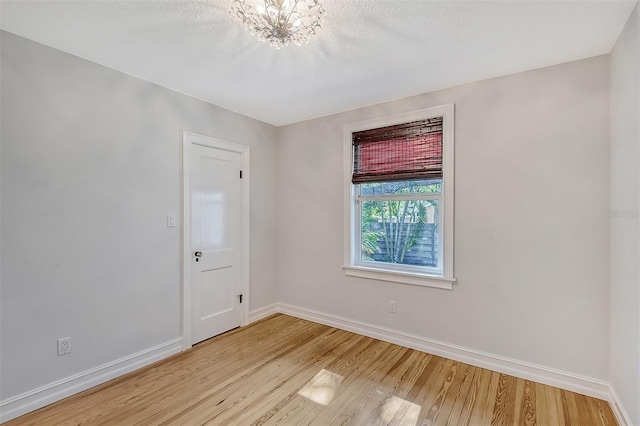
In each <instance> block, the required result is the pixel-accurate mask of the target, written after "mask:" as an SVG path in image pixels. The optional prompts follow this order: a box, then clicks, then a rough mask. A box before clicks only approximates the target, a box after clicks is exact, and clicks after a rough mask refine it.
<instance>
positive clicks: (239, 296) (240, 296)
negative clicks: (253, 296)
mask: <svg viewBox="0 0 640 426" xmlns="http://www.w3.org/2000/svg"><path fill="white" fill-rule="evenodd" d="M238 299H239V300H240V303H242V295H241V294H239V295H238Z"/></svg>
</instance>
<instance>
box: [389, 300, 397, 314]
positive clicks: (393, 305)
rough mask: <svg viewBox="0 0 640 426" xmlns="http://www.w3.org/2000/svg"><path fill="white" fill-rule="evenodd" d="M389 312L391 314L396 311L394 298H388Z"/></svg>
mask: <svg viewBox="0 0 640 426" xmlns="http://www.w3.org/2000/svg"><path fill="white" fill-rule="evenodd" d="M389 312H391V313H392V314H395V313H396V301H395V300H389Z"/></svg>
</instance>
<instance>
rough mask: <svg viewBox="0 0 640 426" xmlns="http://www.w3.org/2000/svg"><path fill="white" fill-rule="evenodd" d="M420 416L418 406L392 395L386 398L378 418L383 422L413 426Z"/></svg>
mask: <svg viewBox="0 0 640 426" xmlns="http://www.w3.org/2000/svg"><path fill="white" fill-rule="evenodd" d="M419 416H420V406H419V405H418V404H414V403H412V402H409V401H407V400H405V399H402V398H398V397H397V396H392V397H391V398H388V399H387V400H386V401H385V402H384V405H383V406H382V410H381V411H380V420H381V422H382V423H384V424H392V425H402V426H415V425H416V424H417V423H418V417H419Z"/></svg>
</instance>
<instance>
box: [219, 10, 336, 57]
mask: <svg viewBox="0 0 640 426" xmlns="http://www.w3.org/2000/svg"><path fill="white" fill-rule="evenodd" d="M247 1H251V2H253V3H254V5H253V6H251V5H248V4H247ZM229 12H231V14H232V15H234V16H236V17H238V18H240V20H242V22H243V23H244V24H245V26H246V27H247V29H248V30H249V32H251V34H255V35H256V36H257V37H258V39H259V40H261V41H267V42H269V44H270V45H271V46H273V47H275V48H276V49H280V48H281V47H283V46H286V45H288V44H290V43H293V44H295V45H297V46H300V45H301V44H303V43H308V42H309V38H310V37H311V36H312V35H313V34H315V33H316V30H318V29H320V26H321V24H322V23H323V22H324V15H325V12H324V8H323V7H322V5H321V4H320V1H319V0H234V2H233V5H232V6H231V9H229Z"/></svg>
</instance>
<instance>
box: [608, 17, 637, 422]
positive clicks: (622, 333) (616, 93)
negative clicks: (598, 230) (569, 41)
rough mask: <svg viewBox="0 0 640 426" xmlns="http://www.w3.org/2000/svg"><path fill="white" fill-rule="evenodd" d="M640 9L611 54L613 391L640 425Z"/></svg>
mask: <svg viewBox="0 0 640 426" xmlns="http://www.w3.org/2000/svg"><path fill="white" fill-rule="evenodd" d="M639 22H640V7H638V6H637V5H636V8H635V9H634V11H633V12H632V13H631V16H630V18H629V21H628V22H627V25H626V26H625V28H624V30H623V31H622V34H621V35H620V38H619V39H618V42H617V43H616V46H615V48H614V50H613V52H612V53H611V209H612V213H613V214H612V216H611V219H610V226H611V228H610V229H611V343H610V345H611V368H610V373H609V374H610V377H609V380H610V382H611V386H612V387H613V389H614V390H615V392H616V393H617V394H618V395H619V398H620V401H621V402H622V405H623V406H624V409H626V410H627V413H628V415H629V417H630V420H631V421H632V424H635V425H640V270H639V268H640V227H639V226H638V222H639V218H638V215H639V214H640V213H639V212H640V173H639V172H640V128H639V127H638V126H639V125H640V124H639V123H640V105H639V101H638V99H639V98H640V59H639V57H640V33H639V31H638V23H639Z"/></svg>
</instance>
